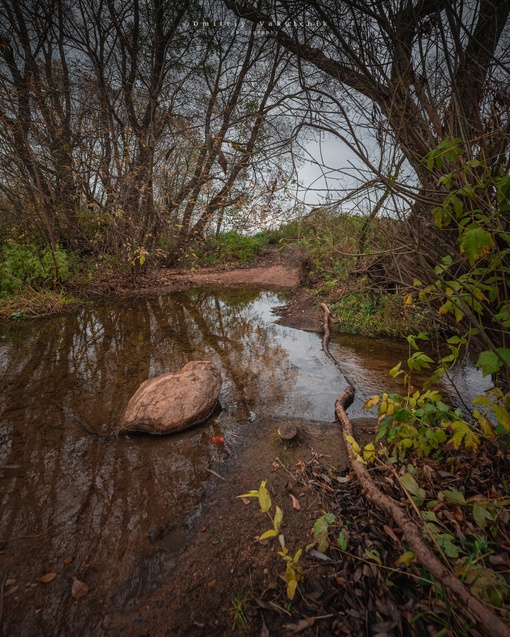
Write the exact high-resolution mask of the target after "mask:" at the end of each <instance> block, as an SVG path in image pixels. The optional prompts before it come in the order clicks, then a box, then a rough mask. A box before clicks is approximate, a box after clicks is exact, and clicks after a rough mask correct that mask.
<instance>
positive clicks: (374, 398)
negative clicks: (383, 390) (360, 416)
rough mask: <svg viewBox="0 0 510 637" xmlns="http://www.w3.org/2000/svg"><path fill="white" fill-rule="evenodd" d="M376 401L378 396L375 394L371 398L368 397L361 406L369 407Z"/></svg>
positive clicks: (375, 403)
mask: <svg viewBox="0 0 510 637" xmlns="http://www.w3.org/2000/svg"><path fill="white" fill-rule="evenodd" d="M378 402H379V396H377V395H375V396H372V397H371V398H369V399H368V400H367V402H366V403H365V404H364V405H363V407H364V408H365V409H370V408H371V407H373V406H374V405H377V403H378Z"/></svg>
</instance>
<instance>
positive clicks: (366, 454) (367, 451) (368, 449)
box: [363, 442, 375, 462]
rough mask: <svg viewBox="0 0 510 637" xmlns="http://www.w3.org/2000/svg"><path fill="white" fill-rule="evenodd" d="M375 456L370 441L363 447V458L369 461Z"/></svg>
mask: <svg viewBox="0 0 510 637" xmlns="http://www.w3.org/2000/svg"><path fill="white" fill-rule="evenodd" d="M374 458H375V447H374V445H373V443H372V442H370V443H369V444H368V445H366V446H365V448H364V449H363V460H365V462H370V461H371V460H373V459H374Z"/></svg>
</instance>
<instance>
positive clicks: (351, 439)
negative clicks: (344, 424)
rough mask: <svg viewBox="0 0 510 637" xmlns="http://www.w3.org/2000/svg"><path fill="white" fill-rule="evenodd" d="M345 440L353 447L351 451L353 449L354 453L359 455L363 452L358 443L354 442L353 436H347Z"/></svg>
mask: <svg viewBox="0 0 510 637" xmlns="http://www.w3.org/2000/svg"><path fill="white" fill-rule="evenodd" d="M345 439H346V440H347V442H348V443H349V444H350V445H351V449H352V451H353V453H354V454H356V455H358V454H359V452H360V451H361V449H360V446H359V445H358V443H357V442H356V441H355V440H354V438H353V437H352V436H345Z"/></svg>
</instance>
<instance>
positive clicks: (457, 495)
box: [440, 489, 466, 504]
mask: <svg viewBox="0 0 510 637" xmlns="http://www.w3.org/2000/svg"><path fill="white" fill-rule="evenodd" d="M440 493H442V494H443V496H444V499H445V500H448V502H454V503H455V504H465V503H466V498H465V497H464V494H463V493H461V492H460V491H457V489H445V491H441V492H440Z"/></svg>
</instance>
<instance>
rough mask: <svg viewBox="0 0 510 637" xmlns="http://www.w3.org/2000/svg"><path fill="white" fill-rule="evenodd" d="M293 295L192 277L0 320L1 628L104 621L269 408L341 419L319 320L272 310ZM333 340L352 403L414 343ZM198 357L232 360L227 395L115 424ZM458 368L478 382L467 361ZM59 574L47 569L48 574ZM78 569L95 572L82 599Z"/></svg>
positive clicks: (170, 549)
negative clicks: (120, 426) (187, 422)
mask: <svg viewBox="0 0 510 637" xmlns="http://www.w3.org/2000/svg"><path fill="white" fill-rule="evenodd" d="M288 300H289V295H288V293H276V292H257V291H253V290H233V291H232V290H230V291H221V292H218V291H211V290H194V291H188V292H186V293H179V294H174V295H169V296H161V297H155V298H139V299H129V300H123V301H122V302H119V301H116V302H110V303H107V304H102V305H93V306H90V307H85V308H82V309H81V310H79V311H78V312H76V313H75V314H73V315H70V316H66V317H60V318H56V319H52V320H48V321H43V322H34V323H29V324H25V325H8V326H5V325H4V326H3V327H1V328H0V369H1V371H2V378H3V381H2V387H1V388H0V419H1V424H0V466H3V467H4V469H3V471H1V472H0V475H3V477H2V478H1V479H0V561H1V564H2V566H3V568H2V569H1V570H2V572H3V576H4V577H6V578H7V580H8V582H9V584H6V585H5V591H4V592H5V600H4V602H5V603H4V618H3V619H4V625H5V627H6V631H5V634H13V635H14V634H15V635H27V636H28V635H49V634H51V635H70V634H79V635H94V636H96V635H101V634H102V633H103V629H102V626H101V617H102V615H103V614H104V612H103V611H106V609H107V607H109V606H111V605H114V606H116V607H119V606H124V607H129V606H130V605H132V604H134V603H136V602H137V601H138V600H139V599H140V598H141V597H142V596H143V595H144V594H146V593H147V592H150V591H151V590H153V589H154V588H155V587H157V586H158V583H159V582H161V581H162V580H163V579H164V577H165V575H167V574H168V573H169V572H170V570H171V569H172V567H173V565H174V563H175V559H176V552H177V550H178V549H179V548H180V547H181V546H182V544H183V543H184V542H185V541H186V539H187V537H188V535H189V529H190V528H191V527H193V525H194V522H196V521H197V520H198V518H199V517H200V513H201V504H202V502H203V500H204V497H205V496H206V494H207V492H208V489H209V488H210V485H209V483H210V480H211V476H212V474H211V471H218V470H220V467H224V466H225V464H226V463H227V464H228V459H229V457H231V456H232V454H235V453H236V448H237V447H238V445H239V444H240V441H243V442H244V443H245V442H246V440H247V439H249V437H250V434H251V433H252V432H253V431H254V429H255V428H256V427H257V419H258V418H262V417H275V418H280V417H288V418H293V417H296V416H298V417H299V418H309V419H316V420H328V421H330V420H332V418H333V410H334V401H335V399H336V396H337V395H338V393H339V391H341V390H342V389H343V388H344V386H345V379H344V378H343V377H342V375H341V374H340V372H339V370H338V369H337V368H336V367H335V366H334V365H333V364H332V363H331V361H329V360H328V359H327V358H326V357H325V356H324V353H323V352H322V350H321V339H320V336H319V335H317V334H314V333H308V332H304V331H300V330H294V329H290V328H285V327H282V326H279V325H277V324H275V322H274V316H273V315H272V313H271V308H272V307H274V306H277V305H282V304H283V303H285V302H287V301H288ZM331 350H332V352H333V354H334V355H335V357H337V359H338V360H339V362H340V364H341V367H342V371H343V372H344V374H345V375H346V376H347V377H348V378H349V380H350V381H351V382H354V383H356V385H357V386H358V388H359V392H358V398H357V401H356V403H355V405H354V406H353V408H352V410H351V415H353V416H356V415H362V410H361V405H362V403H363V401H364V399H366V397H368V396H370V395H371V394H373V393H375V392H376V391H379V390H380V389H381V388H390V389H391V387H390V386H389V384H388V380H391V379H389V377H388V375H387V370H388V367H389V366H390V365H393V364H394V363H395V362H397V361H398V360H401V359H402V358H403V357H404V356H405V354H406V349H405V347H404V346H403V345H402V344H401V343H399V342H396V341H392V340H387V339H382V340H377V339H359V338H353V337H339V338H337V339H336V340H335V341H334V342H333V343H332V345H331ZM191 359H208V360H212V361H213V362H214V363H216V364H217V365H218V367H219V368H220V369H221V372H222V377H223V388H222V391H221V395H220V401H221V406H222V410H221V411H219V412H218V413H217V414H216V415H215V417H214V418H212V419H211V420H210V421H209V422H207V423H206V424H204V425H201V426H199V427H197V428H194V429H192V430H190V431H188V432H184V433H181V434H178V435H174V436H171V437H164V438H153V437H149V436H140V435H138V436H136V435H124V434H123V435H119V434H118V432H117V423H118V420H119V417H120V415H121V413H122V411H123V409H124V408H125V406H126V404H127V402H128V400H129V398H130V396H131V395H132V394H133V392H134V391H135V390H136V388H137V387H138V386H139V385H140V383H141V382H143V381H144V380H146V379H147V378H149V377H153V376H156V375H157V374H161V373H163V372H166V371H175V370H178V369H179V368H180V367H182V366H183V365H184V364H185V363H186V362H187V361H189V360H191ZM466 370H467V371H466ZM463 373H464V374H465V376H466V379H467V382H468V383H469V384H470V385H471V387H472V386H473V378H472V377H471V375H472V370H471V368H469V367H466V368H465V370H464V372H463ZM213 436H223V437H224V439H225V444H224V445H217V444H214V443H213V441H212V438H213ZM253 453H255V454H256V453H257V449H256V448H254V449H253ZM258 478H259V476H256V477H255V478H254V480H253V483H254V484H255V482H256V480H257V479H258ZM50 573H55V577H54V579H53V580H52V581H51V582H48V583H42V582H38V581H37V580H38V578H41V577H42V576H44V575H47V574H50ZM73 578H77V579H78V580H80V581H83V582H85V583H86V584H87V586H88V587H89V592H88V594H87V595H86V597H84V598H83V599H80V600H79V601H78V600H75V599H73V597H72V595H71V586H72V581H73ZM13 580H14V581H13Z"/></svg>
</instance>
